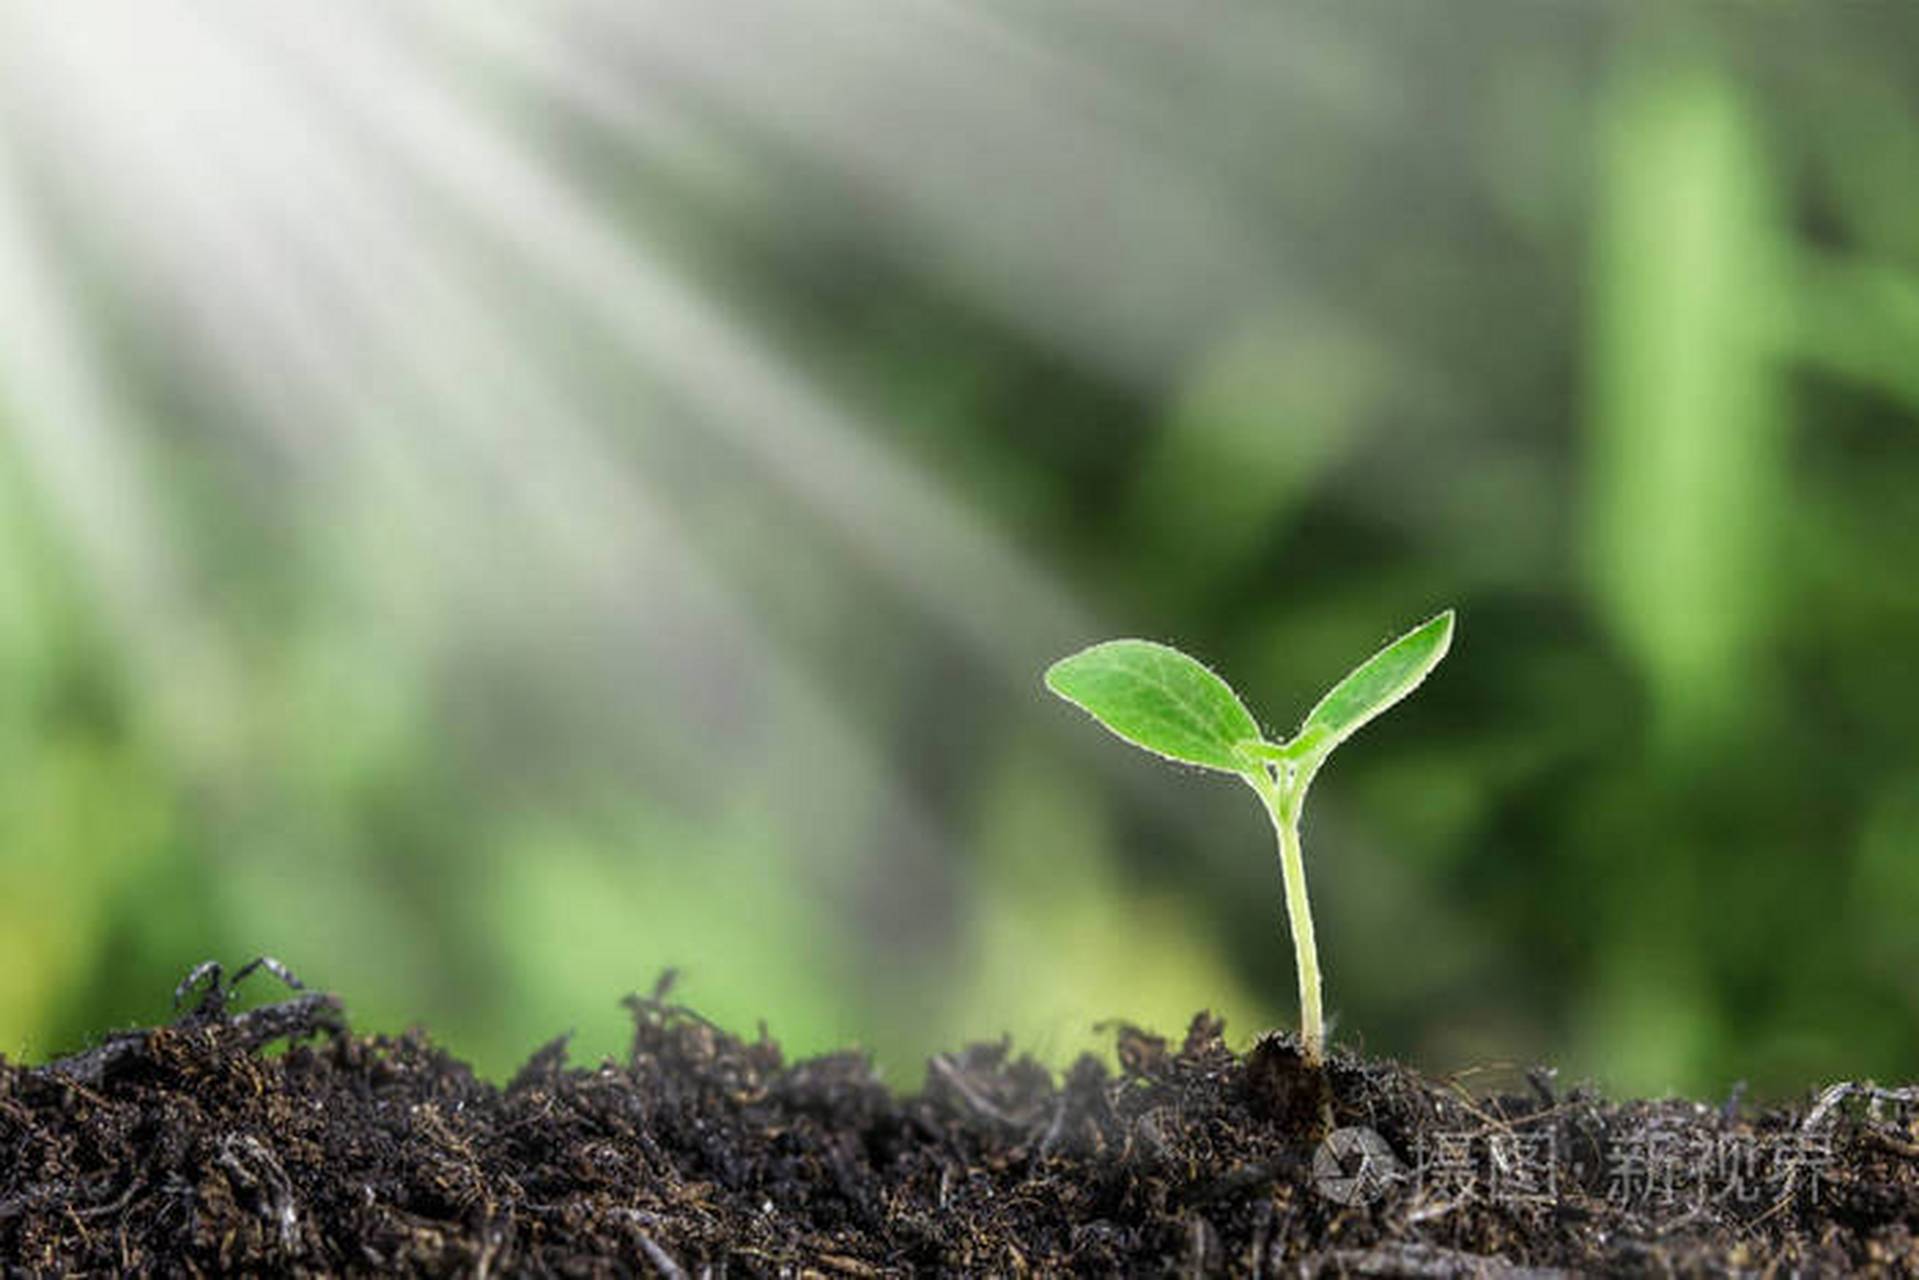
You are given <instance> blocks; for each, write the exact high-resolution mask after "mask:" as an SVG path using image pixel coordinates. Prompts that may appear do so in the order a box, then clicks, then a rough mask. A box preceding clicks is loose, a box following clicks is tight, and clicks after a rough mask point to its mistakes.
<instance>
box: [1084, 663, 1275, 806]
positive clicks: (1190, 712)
mask: <svg viewBox="0 0 1919 1280" xmlns="http://www.w3.org/2000/svg"><path fill="white" fill-rule="evenodd" d="M1046 687H1047V688H1049V689H1051V690H1052V691H1053V692H1054V693H1057V694H1058V695H1059V696H1060V697H1062V698H1064V699H1066V700H1067V701H1068V702H1071V703H1073V704H1074V705H1076V706H1078V707H1080V708H1082V709H1083V710H1085V711H1086V712H1088V713H1089V714H1090V715H1091V716H1092V717H1093V718H1094V719H1095V720H1098V721H1099V722H1100V723H1101V724H1103V725H1105V726H1106V727H1107V728H1108V729H1111V730H1112V731H1113V732H1114V733H1116V734H1118V735H1119V736H1120V737H1122V738H1124V739H1126V741H1128V742H1130V743H1132V744H1133V745H1134V746H1138V747H1144V748H1146V750H1148V751H1151V752H1154V753H1155V754H1157V755H1162V756H1165V757H1166V758H1167V759H1169V760H1179V761H1183V762H1184V763H1186V764H1196V765H1201V766H1203V767H1205V768H1208V769H1219V770H1221V771H1223V772H1226V773H1242V774H1243V773H1245V772H1246V770H1247V769H1248V768H1249V767H1250V766H1249V764H1248V762H1247V760H1246V759H1245V758H1244V757H1243V756H1241V755H1240V753H1239V751H1238V750H1237V744H1238V743H1240V742H1243V741H1245V740H1246V739H1248V738H1254V739H1256V738H1258V737H1259V736H1260V734H1259V725H1258V724H1257V723H1256V722H1255V721H1254V720H1253V715H1252V713H1251V712H1250V711H1248V710H1246V707H1245V704H1243V703H1242V702H1240V700H1239V695H1238V694H1236V693H1234V692H1233V691H1232V689H1231V688H1230V687H1229V686H1228V685H1227V683H1226V682H1225V681H1224V680H1221V679H1220V678H1219V677H1218V676H1216V675H1214V674H1213V673H1212V672H1211V671H1208V670H1207V669H1206V668H1205V667H1203V666H1201V665H1200V664H1199V663H1198V662H1196V661H1194V660H1193V659H1191V658H1189V657H1187V656H1186V655H1185V654H1183V653H1181V652H1180V651H1179V650H1177V649H1173V648H1169V647H1168V646H1166V645H1163V644H1154V643H1153V642H1152V641H1150V640H1108V641H1107V642H1106V643H1104V644H1096V645H1094V646H1093V647H1092V648H1090V649H1082V650H1081V651H1080V652H1078V653H1076V654H1074V655H1073V656H1071V657H1070V658H1061V659H1060V660H1059V661H1058V662H1055V663H1054V664H1053V665H1052V666H1051V667H1049V668H1048V669H1047V672H1046Z"/></svg>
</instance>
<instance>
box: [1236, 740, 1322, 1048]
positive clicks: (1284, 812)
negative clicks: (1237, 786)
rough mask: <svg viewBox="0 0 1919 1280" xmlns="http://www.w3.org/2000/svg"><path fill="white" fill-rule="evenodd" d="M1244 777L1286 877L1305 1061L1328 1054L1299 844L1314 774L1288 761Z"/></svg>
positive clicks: (1302, 860) (1301, 1038) (1304, 873)
mask: <svg viewBox="0 0 1919 1280" xmlns="http://www.w3.org/2000/svg"><path fill="white" fill-rule="evenodd" d="M1244 776H1245V778H1246V781H1247V782H1248V783H1249V784H1250V785H1251V786H1252V788H1253V790H1254V791H1257V792H1258V793H1259V798H1260V800H1261V802H1263V803H1264V804H1265V806H1266V812H1267V814H1268V816H1270V817H1271V818H1272V820H1273V831H1274V833H1275V834H1277V835H1278V837H1279V870H1280V874H1281V876H1282V877H1283V878H1284V879H1285V882H1286V918H1287V920H1288V921H1289V922H1290V923H1291V925H1292V932H1293V961H1294V967H1295V968H1296V969H1297V970H1298V973H1299V1039H1300V1045H1301V1048H1302V1050H1303V1052H1304V1053H1305V1056H1306V1061H1307V1062H1308V1063H1309V1064H1310V1065H1313V1066H1318V1065H1319V1064H1320V1063H1321V1062H1322V1061H1324V1058H1325V1049H1324V1044H1325V1030H1324V1019H1323V1016H1322V1013H1321V1009H1320V999H1319V944H1318V943H1317V942H1316V941H1315V940H1314V938H1313V908H1312V904H1311V903H1310V902H1309V901H1307V898H1306V862H1305V859H1304V858H1302V857H1301V856H1300V849H1299V810H1300V804H1299V801H1300V799H1301V798H1302V796H1303V794H1304V792H1305V790H1306V786H1305V784H1306V781H1307V780H1308V779H1309V778H1310V777H1311V774H1310V773H1302V774H1300V775H1293V774H1291V772H1290V770H1287V769H1286V768H1285V767H1284V766H1282V768H1281V777H1280V778H1277V779H1276V778H1275V777H1274V776H1273V775H1272V774H1271V773H1269V772H1268V771H1267V770H1265V769H1263V768H1262V769H1256V770H1248V771H1247V773H1246V774H1245V775H1244Z"/></svg>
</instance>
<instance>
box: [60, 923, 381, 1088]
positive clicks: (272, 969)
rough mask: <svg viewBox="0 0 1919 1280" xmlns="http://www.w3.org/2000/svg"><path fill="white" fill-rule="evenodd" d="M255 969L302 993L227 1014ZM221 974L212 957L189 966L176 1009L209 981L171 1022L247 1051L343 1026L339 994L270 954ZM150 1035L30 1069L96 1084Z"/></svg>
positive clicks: (122, 1035)
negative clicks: (315, 985)
mask: <svg viewBox="0 0 1919 1280" xmlns="http://www.w3.org/2000/svg"><path fill="white" fill-rule="evenodd" d="M256 969H265V970H266V971H267V972H268V973H271V974H273V975H274V976H275V977H277V978H279V979H280V981H282V982H284V983H286V984H287V986H289V987H291V988H292V989H293V990H295V991H302V992H305V994H304V995H299V996H295V997H294V998H293V999H291V1000H281V1001H279V1002H278V1003H275V1004H263V1005H261V1006H259V1007H258V1008H255V1009H248V1010H247V1011H246V1012H244V1013H240V1014H235V1015H232V1016H228V1014H227V1012H226V1010H227V1006H228V1004H229V1003H230V1002H231V999H232V995H233V988H234V987H235V986H237V985H238V984H239V983H240V982H241V981H242V980H243V979H245V978H246V977H247V976H248V975H249V974H251V973H253V972H254V970H256ZM220 976H221V969H220V964H219V962H218V961H216V960H207V961H203V962H202V963H200V964H197V965H195V966H193V969H192V970H191V971H190V972H189V973H188V974H187V976H186V977H185V978H184V979H182V980H181V982H180V984H179V986H177V987H175V988H174V991H173V1001H174V1007H175V1008H178V1007H179V1006H180V1005H181V1004H182V1003H184V1002H185V1000H186V998H187V996H188V995H190V994H191V993H192V992H193V989H194V988H195V987H197V986H199V985H200V984H201V983H202V982H203V981H208V980H209V979H211V981H208V985H207V988H206V990H205V991H204V992H202V993H201V996H200V1000H199V1003H197V1004H196V1005H194V1007H193V1008H192V1009H190V1010H188V1011H187V1013H186V1014H184V1015H183V1016H181V1017H179V1018H177V1019H176V1020H175V1021H174V1024H173V1025H174V1026H176V1027H203V1026H216V1027H219V1028H220V1029H221V1031H222V1033H223V1034H225V1035H228V1036H231V1037H232V1039H233V1040H234V1041H235V1042H236V1043H237V1044H238V1045H239V1047H240V1048H241V1050H242V1051H244V1052H247V1053H251V1052H253V1051H254V1050H256V1049H259V1048H260V1047H262V1046H263V1045H268V1044H271V1043H272V1042H273V1041H275V1040H286V1039H299V1038H301V1037H304V1036H311V1035H318V1034H319V1033H320V1032H322V1031H329V1032H338V1031H339V1030H341V1029H342V1028H343V1027H344V1026H345V1025H346V1019H345V1014H344V1011H343V1010H342V1009H341V1007H340V1001H339V998H338V997H336V996H334V995H332V994H330V993H328V992H324V991H306V988H305V986H304V984H302V983H301V982H300V980H299V979H298V978H296V977H294V976H293V973H292V971H290V970H289V969H288V968H287V967H286V966H285V965H283V964H281V963H280V962H279V961H278V960H275V959H273V958H272V957H271V956H260V957H258V958H256V959H254V960H250V961H248V962H247V963H246V964H244V965H241V966H240V968H239V969H237V970H235V971H234V974H233V978H232V981H230V982H226V983H222V982H221V980H220ZM153 1034H154V1033H153V1030H152V1029H151V1028H144V1029H141V1030H138V1031H120V1032H115V1033H113V1034H112V1035H109V1036H108V1037H107V1038H106V1039H105V1040H104V1041H102V1042H101V1043H100V1044H97V1045H95V1046H94V1047H93V1048H91V1049H88V1050H86V1051H85V1052H83V1053H76V1054H73V1055H72V1056H70V1057H65V1058H60V1059H57V1060H55V1061H53V1062H49V1063H47V1064H46V1065H45V1066H41V1067H35V1068H33V1069H32V1070H31V1071H30V1072H29V1073H28V1074H29V1075H32V1076H34V1077H36V1078H39V1079H42V1080H59V1081H61V1082H63V1083H66V1084H71V1085H75V1086H83V1087H84V1086H90V1085H98V1084H100V1082H101V1081H103V1080H105V1079H106V1077H107V1076H108V1075H109V1074H110V1073H111V1072H112V1071H113V1070H114V1068H116V1067H118V1066H119V1065H120V1064H121V1063H123V1062H126V1061H128V1060H129V1059H133V1058H137V1057H140V1056H142V1055H144V1054H145V1053H146V1050H147V1045H148V1043H149V1041H150V1040H151V1039H152V1037H153Z"/></svg>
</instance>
